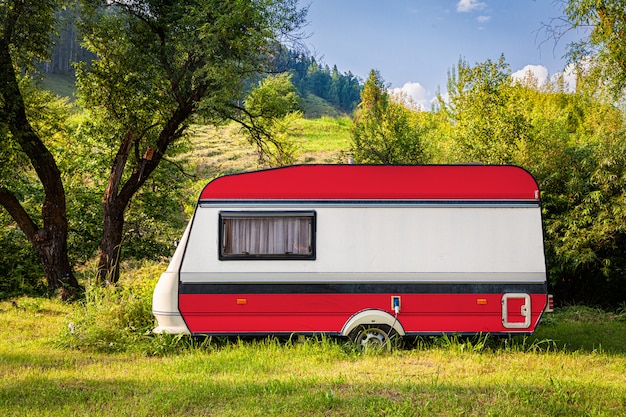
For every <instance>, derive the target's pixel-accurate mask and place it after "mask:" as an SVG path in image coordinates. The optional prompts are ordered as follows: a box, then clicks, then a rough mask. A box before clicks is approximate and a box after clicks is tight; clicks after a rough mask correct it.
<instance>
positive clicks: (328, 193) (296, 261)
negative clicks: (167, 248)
mask: <svg viewBox="0 0 626 417" xmlns="http://www.w3.org/2000/svg"><path fill="white" fill-rule="evenodd" d="M546 289H547V286H546V266H545V258H544V250H543V231H542V224H541V207H540V199H539V188H538V186H537V183H536V182H535V180H534V179H533V178H532V176H531V175H530V174H529V173H528V172H526V171H525V170H523V169H521V168H518V167H513V166H482V165H452V166H371V165H370V166H363V165H301V166H291V167H286V168H278V169H270V170H264V171H257V172H250V173H243V174H237V175H228V176H224V177H220V178H217V179H216V180H214V181H211V182H210V183H209V184H208V185H207V186H206V187H205V188H204V190H203V191H202V193H201V195H200V199H199V201H198V205H197V208H196V211H195V213H194V215H193V218H192V219H191V221H190V222H189V225H188V226H187V230H186V231H185V233H184V235H183V237H182V240H181V242H180V244H179V246H178V248H177V249H176V252H175V254H174V256H173V258H172V260H171V263H170V265H169V267H168V268H167V270H166V272H164V273H163V275H162V276H161V278H160V280H159V282H158V284H157V286H156V289H155V291H154V299H153V313H154V315H155V317H156V318H157V320H158V327H157V328H156V329H155V330H154V331H155V332H157V333H160V332H166V333H190V334H194V335H196V334H211V335H261V334H263V335H266V334H293V333H297V334H313V333H316V334H317V333H325V334H330V335H342V336H348V335H355V334H358V336H357V338H358V339H359V343H369V342H371V341H374V342H377V341H384V340H385V339H386V338H387V337H388V335H389V334H391V333H397V334H398V335H400V336H404V335H428V334H442V333H461V334H466V333H481V332H489V333H505V334H509V333H531V332H533V331H534V329H535V327H536V326H537V323H538V322H539V320H540V318H541V315H542V313H543V312H544V310H546V308H547V304H548V295H547V291H546Z"/></svg>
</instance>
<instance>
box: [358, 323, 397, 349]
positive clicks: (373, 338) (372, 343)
mask: <svg viewBox="0 0 626 417" xmlns="http://www.w3.org/2000/svg"><path fill="white" fill-rule="evenodd" d="M391 332H392V330H391V327H389V326H387V325H386V324H379V325H363V326H359V327H358V328H356V329H355V330H354V331H353V332H352V333H351V334H350V339H351V340H352V342H353V343H354V344H355V346H356V347H357V349H358V350H383V349H386V350H391Z"/></svg>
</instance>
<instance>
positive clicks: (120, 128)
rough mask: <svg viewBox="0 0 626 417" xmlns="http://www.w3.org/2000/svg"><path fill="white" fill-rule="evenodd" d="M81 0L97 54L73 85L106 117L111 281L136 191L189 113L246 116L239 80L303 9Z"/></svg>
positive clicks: (104, 268) (252, 1) (273, 3)
mask: <svg viewBox="0 0 626 417" xmlns="http://www.w3.org/2000/svg"><path fill="white" fill-rule="evenodd" d="M85 3H86V6H87V7H86V9H85V11H84V13H85V16H86V19H85V22H84V24H83V26H82V28H83V34H84V37H85V45H86V47H87V49H88V50H90V51H91V52H92V53H94V54H95V55H96V56H97V59H96V60H94V61H93V62H92V63H91V64H90V65H84V66H82V67H81V68H80V69H79V71H78V73H77V78H78V88H79V92H80V93H79V95H80V97H81V100H82V103H83V104H84V105H86V106H87V107H89V108H90V109H91V110H92V116H93V117H100V118H102V120H106V122H107V123H108V125H109V126H110V130H109V132H108V134H107V136H106V137H105V138H104V139H105V141H106V143H107V144H108V146H109V148H110V149H111V151H112V153H113V158H112V164H111V170H110V173H109V179H108V183H107V186H106V190H105V191H104V196H103V201H102V207H103V232H102V241H101V245H100V256H99V271H98V279H99V280H100V281H102V282H104V281H105V280H107V279H109V280H111V281H117V279H118V277H119V259H120V250H121V245H122V241H123V237H124V221H125V219H124V214H125V211H126V209H127V207H128V205H129V204H130V202H131V200H132V199H133V197H134V196H135V194H136V193H137V191H138V190H139V189H140V188H141V187H142V185H143V184H144V183H145V182H146V180H147V179H148V178H149V177H150V176H151V174H152V173H153V172H154V171H155V169H156V168H157V166H158V165H159V163H160V162H161V161H163V160H164V159H165V158H166V156H167V155H168V153H170V148H171V146H172V145H173V144H174V143H176V142H177V141H178V140H179V139H181V138H182V137H183V136H184V135H185V132H186V129H187V127H188V125H189V123H190V122H191V117H192V116H193V115H194V114H200V115H202V116H203V117H204V119H205V120H206V121H208V122H209V123H216V124H217V123H220V122H222V121H225V120H235V121H239V122H243V120H244V117H243V116H242V115H243V114H245V112H243V110H244V109H243V108H242V106H240V105H239V104H238V103H240V100H241V98H242V97H243V96H242V93H243V89H244V86H245V81H246V80H248V79H249V78H250V77H251V76H253V75H254V74H257V73H259V72H263V70H264V69H265V64H266V62H267V60H268V57H269V53H270V52H271V51H272V50H273V45H274V44H275V43H276V42H278V41H280V40H284V38H285V37H287V36H289V35H290V34H293V31H294V30H295V29H297V28H298V27H300V25H301V24H302V23H303V21H304V17H305V14H306V9H304V10H298V9H297V1H296V0H260V1H259V0H238V1H223V0H194V1H182V0H179V1H167V2H164V1H162V0H132V1H128V0H119V1H98V0H86V1H85ZM244 126H248V125H246V124H245V123H244Z"/></svg>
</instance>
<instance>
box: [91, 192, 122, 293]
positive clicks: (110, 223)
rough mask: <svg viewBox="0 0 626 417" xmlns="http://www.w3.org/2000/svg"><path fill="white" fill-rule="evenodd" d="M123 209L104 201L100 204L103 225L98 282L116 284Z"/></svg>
mask: <svg viewBox="0 0 626 417" xmlns="http://www.w3.org/2000/svg"><path fill="white" fill-rule="evenodd" d="M124 207H125V206H124ZM124 207H121V208H120V207H119V204H115V202H111V201H106V200H105V201H104V202H103V204H102V208H103V218H104V223H103V227H102V240H101V242H100V259H99V261H98V276H97V280H98V282H102V283H104V282H117V281H118V280H119V277H120V259H121V252H122V239H123V231H124Z"/></svg>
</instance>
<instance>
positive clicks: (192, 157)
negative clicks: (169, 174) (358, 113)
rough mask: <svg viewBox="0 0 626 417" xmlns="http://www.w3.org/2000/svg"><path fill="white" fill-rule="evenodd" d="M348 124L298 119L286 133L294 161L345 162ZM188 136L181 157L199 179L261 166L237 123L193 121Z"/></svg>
mask: <svg viewBox="0 0 626 417" xmlns="http://www.w3.org/2000/svg"><path fill="white" fill-rule="evenodd" d="M351 124H352V122H351V120H350V119H349V118H348V117H342V118H331V117H322V118H319V119H305V118H302V119H298V120H297V122H296V123H295V124H294V125H293V126H292V129H291V132H290V134H289V139H290V140H292V141H293V142H294V144H295V145H296V154H295V155H296V162H295V163H297V164H333V163H345V162H346V161H347V159H346V156H345V152H347V151H348V149H349V148H350V126H351ZM190 137H191V150H190V151H189V152H188V153H186V154H184V155H182V158H183V159H186V160H187V161H188V164H189V165H190V166H191V167H192V170H194V172H195V175H196V177H197V178H198V179H201V178H204V179H209V178H213V177H215V176H217V175H223V174H231V173H235V172H243V171H250V170H254V169H259V168H264V166H263V165H262V164H260V163H259V155H258V153H257V150H256V148H255V147H254V146H253V145H251V144H250V143H249V142H248V140H247V139H246V137H245V136H244V134H243V133H242V131H241V127H240V126H239V125H237V124H236V123H231V124H228V125H226V126H221V127H213V126H202V125H196V126H194V127H193V128H192V130H191V135H190Z"/></svg>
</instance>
